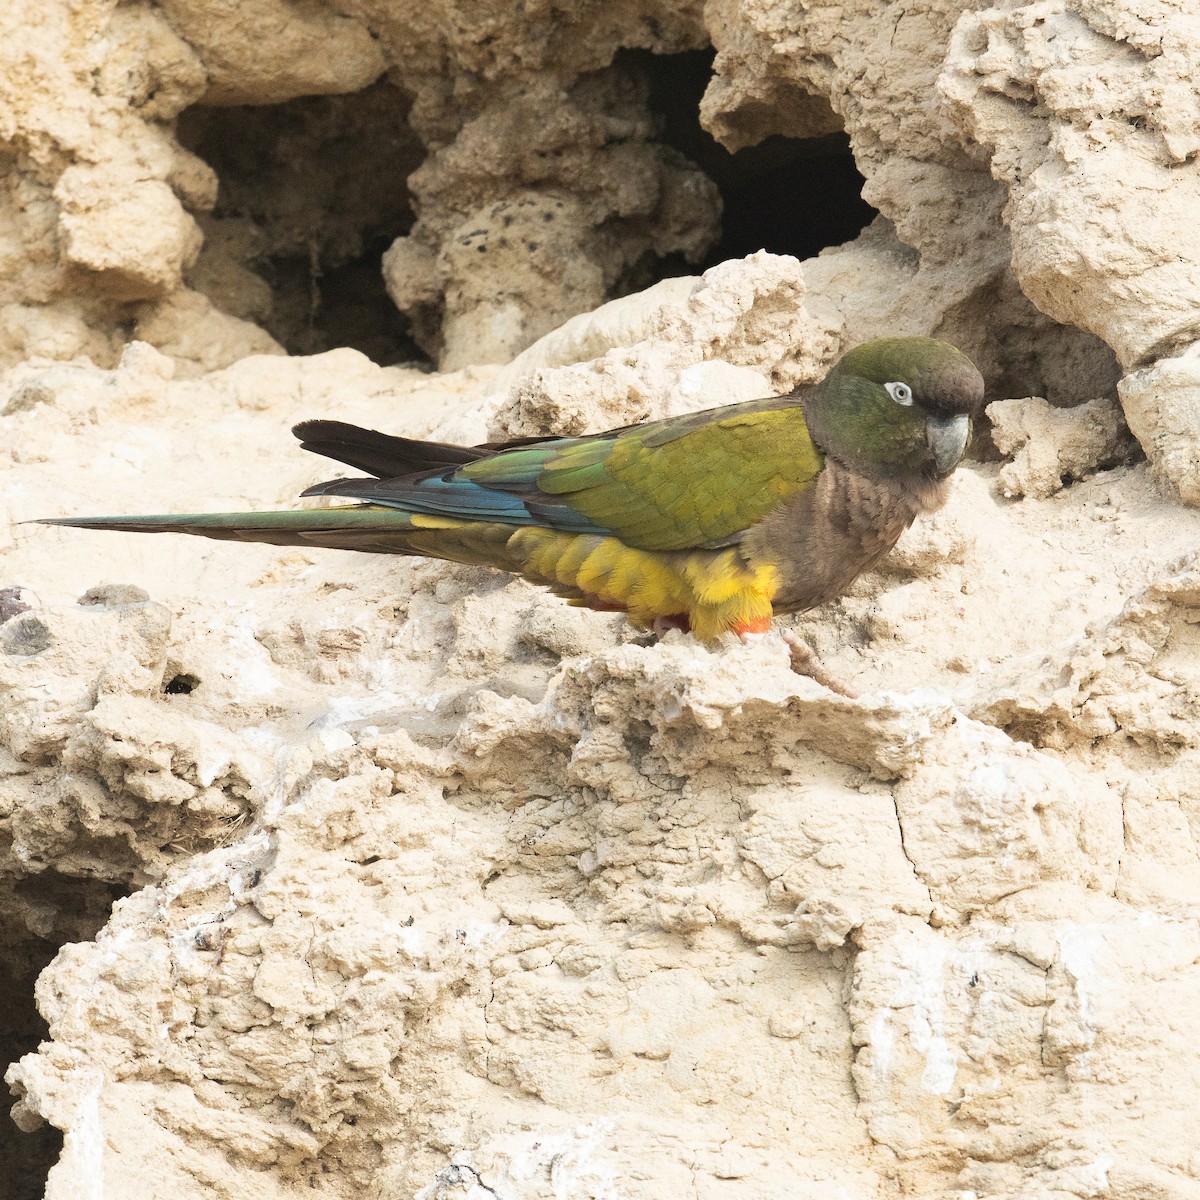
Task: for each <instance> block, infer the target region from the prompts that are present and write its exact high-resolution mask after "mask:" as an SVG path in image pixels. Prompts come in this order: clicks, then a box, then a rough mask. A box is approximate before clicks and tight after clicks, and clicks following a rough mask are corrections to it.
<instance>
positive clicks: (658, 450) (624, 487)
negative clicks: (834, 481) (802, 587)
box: [460, 398, 822, 550]
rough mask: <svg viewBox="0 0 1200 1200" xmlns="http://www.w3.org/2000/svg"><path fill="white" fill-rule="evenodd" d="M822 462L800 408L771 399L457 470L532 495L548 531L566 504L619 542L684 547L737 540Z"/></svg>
mask: <svg viewBox="0 0 1200 1200" xmlns="http://www.w3.org/2000/svg"><path fill="white" fill-rule="evenodd" d="M821 465H822V458H821V455H820V452H819V451H818V450H817V449H816V447H815V446H814V445H813V442H812V438H811V437H810V436H809V431H808V425H807V424H806V422H805V419H804V413H803V411H802V410H801V408H800V406H799V405H798V404H797V403H796V402H795V401H794V400H793V401H791V402H788V401H785V400H780V399H779V398H774V399H770V400H763V401H754V402H751V403H749V404H738V405H729V406H726V407H724V408H719V409H711V410H709V411H707V412H702V413H695V414H691V415H689V416H686V417H677V418H671V419H668V420H665V421H655V422H651V423H649V424H646V425H637V426H633V427H631V428H629V429H625V430H622V431H620V432H619V433H617V434H615V435H610V436H607V437H599V438H579V439H572V440H570V441H562V442H557V443H555V442H547V443H541V444H538V445H534V446H529V447H523V448H520V449H514V450H509V451H505V452H503V453H501V454H498V455H496V456H495V457H494V458H489V459H484V460H481V461H479V462H476V463H471V464H469V465H468V466H465V467H463V468H461V469H460V473H461V474H462V475H465V476H467V477H468V478H470V479H472V480H473V481H475V482H476V483H479V484H482V485H484V486H491V487H504V488H510V489H513V490H517V489H518V488H520V487H521V486H522V485H524V486H526V487H529V486H532V487H533V488H536V490H537V492H538V493H539V494H540V497H544V498H545V500H546V501H547V502H548V504H547V505H545V506H544V509H545V511H546V513H547V523H548V524H551V525H555V526H562V525H565V524H566V523H565V522H562V521H560V520H556V519H555V518H554V515H553V510H554V507H558V506H566V507H567V508H568V509H569V510H570V512H571V513H574V514H578V516H579V517H582V518H583V519H584V520H585V521H586V522H587V523H588V524H589V525H590V526H592V527H593V528H596V529H600V530H605V531H607V532H610V533H613V534H615V535H616V536H617V537H619V538H620V539H621V540H622V541H623V542H625V543H626V545H629V546H633V547H636V548H638V549H643V550H686V549H690V548H695V547H709V546H720V545H728V544H731V543H733V542H736V541H737V540H738V539H739V538H740V536H741V534H742V533H743V532H744V531H745V530H747V529H749V528H750V527H751V526H753V525H755V524H757V523H758V522H759V521H761V520H762V519H763V517H765V516H766V515H767V514H768V513H769V512H771V511H772V510H773V509H775V508H777V507H778V506H779V505H780V504H782V503H784V502H785V501H787V500H789V499H791V498H792V497H794V496H796V495H797V494H798V493H799V492H800V491H802V490H803V489H804V488H805V487H806V486H808V485H809V484H811V482H812V481H813V480H814V479H815V478H816V476H817V474H818V472H819V471H820V470H821ZM540 497H539V498H540ZM526 504H527V506H529V507H530V508H531V509H534V508H541V507H543V506H538V505H536V503H535V502H533V501H532V500H531V499H530V498H526Z"/></svg>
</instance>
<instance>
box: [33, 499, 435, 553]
mask: <svg viewBox="0 0 1200 1200" xmlns="http://www.w3.org/2000/svg"><path fill="white" fill-rule="evenodd" d="M36 524H38V525H69V526H72V527H73V528H75V529H112V530H117V531H119V532H122V533H190V534H195V535H198V536H199V537H206V538H218V539H220V540H222V541H229V542H265V543H267V544H268V545H271V546H326V547H332V548H335V549H349V550H366V551H372V552H375V553H382V554H407V553H409V550H408V547H407V535H408V534H409V533H411V532H412V527H411V525H409V523H408V515H407V514H406V513H403V512H400V511H399V510H397V509H386V508H371V507H366V506H362V507H360V506H358V505H349V506H347V507H345V508H325V509H313V508H310V509H296V510H292V511H288V512H258V513H254V512H245V513H178V514H169V515H168V514H161V515H155V516H145V517H49V518H47V517H43V518H42V519H41V520H40V521H37V522H36Z"/></svg>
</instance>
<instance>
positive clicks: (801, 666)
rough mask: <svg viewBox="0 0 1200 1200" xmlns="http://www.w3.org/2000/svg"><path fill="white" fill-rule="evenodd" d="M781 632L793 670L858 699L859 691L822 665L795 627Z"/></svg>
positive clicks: (851, 698)
mask: <svg viewBox="0 0 1200 1200" xmlns="http://www.w3.org/2000/svg"><path fill="white" fill-rule="evenodd" d="M780 632H781V633H782V635H783V640H784V643H785V644H786V646H787V648H788V657H789V658H790V660H791V666H792V670H793V671H795V672H796V674H797V675H805V676H807V677H808V678H809V679H811V680H813V681H814V682H816V683H819V684H820V685H821V686H822V687H823V688H828V689H829V690H830V691H831V692H836V693H837V694H838V695H839V696H845V697H846V698H847V699H848V700H857V699H858V693H857V692H856V691H855V690H854V689H853V688H849V687H847V686H846V685H845V684H844V683H842V682H841V680H839V679H835V678H834V677H833V676H832V675H830V674H829V672H828V671H826V670H825V668H824V667H823V666H822V665H821V660H820V659H818V658H817V655H816V651H814V650H813V648H812V647H811V646H810V645H809V644H808V642H806V641H805V640H804V638H802V637H801V636H800V635H799V634H798V633H797V632H796V631H795V630H794V629H783V630H781V631H780Z"/></svg>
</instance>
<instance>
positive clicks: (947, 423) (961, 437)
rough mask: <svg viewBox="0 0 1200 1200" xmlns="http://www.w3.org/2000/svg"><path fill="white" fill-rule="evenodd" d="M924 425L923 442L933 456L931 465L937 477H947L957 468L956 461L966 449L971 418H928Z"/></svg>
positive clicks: (961, 416) (969, 434) (960, 416)
mask: <svg viewBox="0 0 1200 1200" xmlns="http://www.w3.org/2000/svg"><path fill="white" fill-rule="evenodd" d="M926 424H927V430H926V433H925V440H926V442H928V443H929V451H930V453H931V454H932V455H933V465H934V466H935V467H936V468H937V473H938V474H939V475H949V474H950V472H951V471H953V470H954V468H955V467H956V466H958V460H959V459H960V458H962V456H963V452H964V451H965V450H966V448H967V438H969V437H970V436H971V418H970V417H967V416H963V415H959V416H957V417H930V418H929V419H928V421H927V422H926Z"/></svg>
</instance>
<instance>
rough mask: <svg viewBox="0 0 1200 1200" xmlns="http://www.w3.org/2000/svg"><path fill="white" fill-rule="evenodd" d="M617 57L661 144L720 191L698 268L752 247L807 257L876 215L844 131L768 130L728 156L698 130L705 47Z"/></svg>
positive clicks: (709, 56)
mask: <svg viewBox="0 0 1200 1200" xmlns="http://www.w3.org/2000/svg"><path fill="white" fill-rule="evenodd" d="M621 58H622V59H623V60H625V61H627V62H629V63H636V64H638V65H639V66H640V67H641V69H642V70H643V71H644V72H645V76H646V79H647V81H648V83H649V89H650V107H651V109H652V110H653V111H654V112H655V113H657V114H658V116H659V119H660V120H661V121H662V128H663V141H665V142H666V143H667V144H668V145H670V146H673V147H674V148H675V149H676V150H678V151H679V152H680V153H681V154H683V155H685V156H686V157H687V158H689V159H691V160H692V162H694V163H695V164H696V165H697V166H698V167H699V168H700V169H701V170H702V171H703V172H704V173H705V174H706V175H707V176H708V177H709V178H710V179H711V180H712V181H713V182H714V183H715V184H716V185H717V188H718V190H719V191H720V193H721V199H722V201H723V203H724V206H725V211H724V215H723V216H722V219H721V239H720V241H719V242H718V243H717V244H716V245H715V246H713V248H712V249H711V250H710V252H709V255H708V257H707V259H706V260H705V261H704V262H703V263H702V264H701V267H700V269H701V270H707V269H708V268H709V267H711V266H714V265H715V264H716V263H719V262H722V261H724V260H725V259H727V258H743V257H745V256H746V255H747V254H753V253H754V251H756V250H769V251H771V252H772V253H775V254H791V255H794V256H795V257H796V258H799V259H805V258H811V257H813V256H814V255H816V254H819V253H820V252H821V251H822V250H824V249H826V248H827V247H830V246H838V245H841V244H842V243H843V242H847V241H850V240H851V239H852V238H854V237H856V236H857V235H858V234H859V233H860V232H861V231H862V230H863V229H864V228H865V227H866V226H867V225H869V224H870V223H871V221H872V220H874V219H875V217H876V216H877V215H878V214H877V212H876V210H875V209H874V208H872V207H871V205H869V204H868V203H867V202H866V201H865V200H864V199H863V198H862V188H863V183H864V180H863V177H862V175H860V174H859V171H858V168H857V166H855V163H854V155H853V154H852V153H851V151H850V139H849V137H848V136H847V135H846V134H845V133H830V134H826V135H824V136H822V137H811V138H796V137H782V136H779V135H773V136H771V137H768V138H766V139H765V140H763V141H761V142H759V143H758V144H757V145H755V146H747V147H745V148H744V149H742V150H737V151H735V152H732V153H731V152H730V151H728V150H726V149H725V147H724V146H722V145H721V144H720V143H719V142H717V141H716V139H715V138H713V136H712V135H711V134H710V133H708V132H707V131H706V130H705V129H703V128H702V127H701V125H700V100H701V98H702V97H703V95H704V92H705V89H706V88H707V87H708V84H709V80H710V79H711V77H712V64H713V59H714V58H715V51H714V50H712V49H711V48H710V49H708V50H695V51H690V52H688V53H685V54H667V55H655V54H651V53H650V52H649V51H643V50H634V51H625V52H623V54H622V55H621ZM692 269H693V270H694V269H695V268H692Z"/></svg>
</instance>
